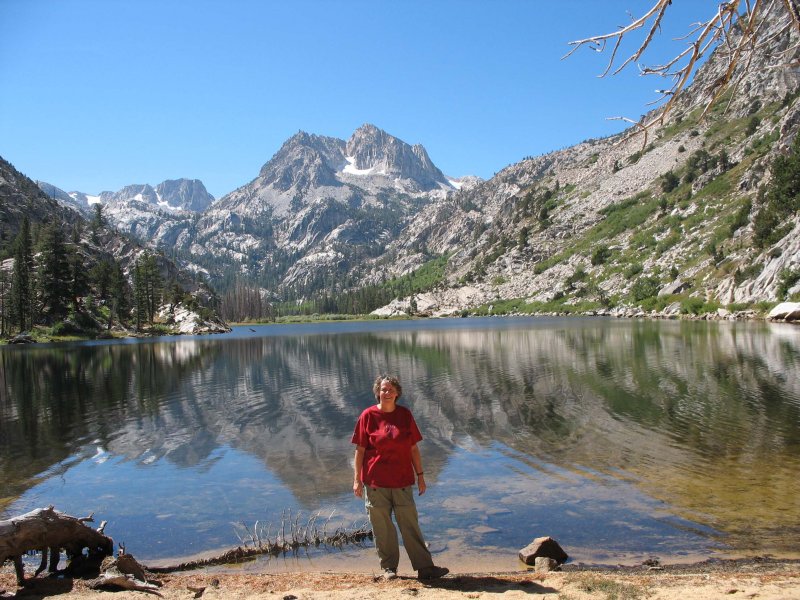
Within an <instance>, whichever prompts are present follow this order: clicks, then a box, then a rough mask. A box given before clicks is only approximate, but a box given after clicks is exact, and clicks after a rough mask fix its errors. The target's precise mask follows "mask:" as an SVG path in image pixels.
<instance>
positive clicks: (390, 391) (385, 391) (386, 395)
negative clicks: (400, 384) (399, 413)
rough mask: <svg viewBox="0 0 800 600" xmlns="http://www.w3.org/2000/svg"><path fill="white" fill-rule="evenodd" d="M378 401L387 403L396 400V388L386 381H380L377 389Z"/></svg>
mask: <svg viewBox="0 0 800 600" xmlns="http://www.w3.org/2000/svg"><path fill="white" fill-rule="evenodd" d="M378 400H380V401H381V402H388V403H392V402H395V401H396V400H397V388H395V387H394V385H393V384H392V382H391V381H389V380H388V379H384V380H383V381H381V387H380V388H378Z"/></svg>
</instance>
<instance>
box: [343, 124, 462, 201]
mask: <svg viewBox="0 0 800 600" xmlns="http://www.w3.org/2000/svg"><path fill="white" fill-rule="evenodd" d="M345 154H346V155H347V157H348V160H349V162H350V164H351V165H352V167H353V169H354V171H360V172H366V171H371V172H373V173H379V174H382V175H385V176H387V177H393V178H395V179H406V180H411V181H414V182H416V183H417V184H418V185H419V186H420V189H421V191H429V190H433V189H436V188H438V187H440V186H442V185H444V186H445V187H451V186H450V184H449V183H448V181H447V178H446V177H445V176H444V174H443V173H442V172H441V171H440V170H439V169H438V168H437V167H436V166H435V165H434V164H433V162H432V161H431V159H430V157H429V156H428V153H427V152H426V151H425V148H423V147H422V146H421V145H419V144H417V145H415V146H413V147H412V146H410V145H408V144H407V143H405V142H404V141H402V140H400V139H398V138H396V137H394V136H393V135H390V134H388V133H386V132H385V131H383V130H382V129H379V128H378V127H376V126H375V125H372V124H371V123H365V124H364V125H362V126H361V127H359V128H358V129H356V130H355V131H354V132H353V135H352V136H351V137H350V139H349V140H348V141H347V145H346V146H345Z"/></svg>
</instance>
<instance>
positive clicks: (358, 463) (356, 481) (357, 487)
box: [353, 446, 365, 498]
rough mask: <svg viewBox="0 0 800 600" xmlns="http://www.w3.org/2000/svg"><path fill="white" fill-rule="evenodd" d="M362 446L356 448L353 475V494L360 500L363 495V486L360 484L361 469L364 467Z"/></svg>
mask: <svg viewBox="0 0 800 600" xmlns="http://www.w3.org/2000/svg"><path fill="white" fill-rule="evenodd" d="M364 450H365V448H364V446H356V457H355V460H354V461H353V462H354V473H353V493H354V494H355V495H356V496H358V497H359V498H361V497H362V496H363V495H364V484H363V483H361V469H362V468H363V467H364Z"/></svg>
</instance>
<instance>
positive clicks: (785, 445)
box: [0, 318, 800, 568]
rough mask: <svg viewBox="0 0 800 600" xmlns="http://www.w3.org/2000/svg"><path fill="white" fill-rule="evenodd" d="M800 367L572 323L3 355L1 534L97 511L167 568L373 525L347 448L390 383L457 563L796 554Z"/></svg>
mask: <svg viewBox="0 0 800 600" xmlns="http://www.w3.org/2000/svg"><path fill="white" fill-rule="evenodd" d="M799 366H800V329H798V328H796V327H791V326H785V325H767V324H760V323H759V324H756V323H693V322H635V321H611V320H606V319H577V318H570V319H544V318H539V319H523V318H520V319H491V318H489V319H453V320H431V321H404V322H366V323H340V324H330V323H325V324H315V325H292V326H254V327H240V328H236V329H235V330H234V331H233V332H232V333H231V334H226V335H222V336H213V337H196V338H160V339H158V340H136V341H126V342H123V343H109V342H97V343H82V344H64V345H51V346H47V347H27V348H3V349H2V350H0V478H1V480H2V482H3V486H2V492H0V518H6V517H8V516H11V515H17V514H20V513H22V512H25V511H27V510H30V509H33V508H36V507H40V506H46V505H48V504H54V505H55V506H56V508H57V509H59V510H62V511H65V512H68V513H70V514H75V515H85V514H88V513H90V512H94V513H95V516H96V518H97V519H98V520H100V519H103V520H107V521H108V522H109V525H108V527H107V529H106V531H107V533H108V534H109V535H111V536H112V537H114V539H115V540H116V541H117V542H124V543H125V545H126V548H127V549H128V551H129V552H132V553H133V554H134V555H136V556H137V557H138V558H140V560H143V561H144V562H150V563H154V562H158V561H162V562H163V561H166V560H168V559H171V558H174V557H185V556H189V555H194V554H198V553H203V552H207V551H209V550H215V549H220V548H228V547H231V546H235V545H237V544H239V539H238V538H237V535H236V531H237V530H240V529H241V525H237V524H240V523H242V522H244V523H246V524H247V525H248V526H251V527H252V526H253V524H254V523H255V522H256V521H259V522H260V523H264V522H268V523H273V524H274V525H273V530H274V528H275V527H277V526H278V525H279V524H280V521H281V515H282V514H283V512H284V511H286V510H292V511H294V512H295V513H296V511H301V512H302V513H303V514H304V515H306V516H310V515H311V514H312V513H314V512H315V511H322V512H323V513H324V514H325V515H328V514H330V512H331V511H335V516H334V518H333V519H332V523H334V524H337V525H350V524H353V523H361V522H363V521H364V520H365V513H364V509H363V505H362V504H361V501H359V500H358V499H356V498H354V497H353V495H352V492H351V483H350V482H351V478H352V475H351V472H352V471H351V457H352V451H353V449H352V446H351V445H350V443H349V439H350V435H351V433H352V429H353V425H354V423H355V419H356V418H357V416H358V414H359V413H360V412H361V410H362V409H363V408H364V407H366V406H367V405H368V404H370V403H371V402H372V401H373V399H372V394H371V389H370V388H371V382H372V379H373V376H374V374H375V373H377V372H381V371H391V372H394V373H398V374H399V375H400V377H401V380H402V381H403V384H404V396H403V399H402V402H403V403H405V404H406V405H407V406H409V407H410V408H411V409H412V410H413V412H414V414H415V416H416V418H417V421H418V422H419V424H420V428H421V430H422V433H423V436H424V437H425V440H424V441H423V442H422V445H421V448H422V453H423V460H424V463H425V472H426V478H427V480H428V484H429V486H430V487H429V490H428V493H426V494H425V495H424V496H423V497H422V498H421V499H420V500H419V502H418V505H419V508H420V513H421V521H422V524H423V529H424V531H425V532H426V535H427V537H428V539H429V542H430V543H431V546H432V549H433V550H434V551H435V552H436V553H437V554H438V555H439V556H441V559H442V562H446V563H448V564H449V565H454V564H466V563H469V562H470V561H475V560H478V557H479V560H480V561H481V564H483V565H490V566H493V567H498V568H500V567H503V566H504V567H505V568H514V566H516V551H517V550H518V549H519V548H521V547H523V546H525V545H526V544H527V543H528V542H530V541H531V539H533V538H534V537H538V536H541V535H551V536H553V537H555V538H556V539H558V540H559V542H560V543H561V544H562V545H563V546H564V547H565V549H566V550H567V552H568V553H569V554H570V555H571V556H572V557H573V559H574V560H576V561H585V562H612V563H615V562H633V561H637V560H642V559H643V558H647V557H649V556H659V557H661V558H662V559H665V560H680V559H686V560H691V559H695V558H702V557H707V556H709V555H712V554H717V555H728V554H731V555H739V554H765V553H771V554H779V555H791V556H797V555H800V542H798V540H800V535H798V534H800V525H798V524H800V499H799V498H798V496H799V495H798V493H797V489H798V488H797V481H798V480H800V382H799V381H798V380H799V379H800V378H798V377H797V372H798V367H799ZM311 558H313V559H314V560H315V561H317V563H319V562H320V561H322V562H325V561H326V560H329V557H327V558H326V557H322V556H319V555H315V554H314V552H312V553H311ZM335 560H336V561H338V562H337V564H338V565H340V566H341V565H343V564H345V565H346V564H355V563H356V562H358V561H364V560H368V561H374V559H373V557H372V553H371V550H370V551H367V550H363V549H359V548H352V549H347V550H345V551H344V552H341V553H337V555H336V556H335ZM280 564H281V565H282V567H281V568H301V565H298V564H297V563H296V562H293V561H288V562H287V561H284V562H281V563H280ZM304 564H307V563H304Z"/></svg>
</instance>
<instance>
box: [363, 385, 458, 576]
mask: <svg viewBox="0 0 800 600" xmlns="http://www.w3.org/2000/svg"><path fill="white" fill-rule="evenodd" d="M372 391H373V393H374V394H375V398H376V399H377V400H378V404H377V405H373V406H370V407H369V408H367V409H366V410H364V412H362V413H361V416H360V417H359V418H358V422H357V423H356V427H355V431H354V432H353V439H352V440H351V441H352V442H353V443H354V444H355V445H356V456H355V478H354V480H353V493H354V494H355V495H356V496H358V497H359V498H362V497H363V496H364V493H366V499H365V501H364V503H365V505H366V507H367V513H368V514H369V522H370V523H371V524H372V533H373V536H374V538H375V548H376V549H377V551H378V557H379V558H380V560H381V569H383V577H384V579H394V578H395V577H397V565H398V563H399V562H400V546H399V544H398V541H397V530H396V529H395V527H394V523H392V512H394V518H395V520H396V521H397V526H398V527H399V528H400V534H401V535H402V536H403V545H404V546H405V549H406V552H407V553H408V558H409V559H410V560H411V566H412V567H413V569H414V570H415V571H417V576H418V577H419V579H435V578H437V577H442V576H443V575H447V573H448V572H449V571H448V569H446V568H444V567H437V566H436V565H434V564H433V559H432V558H431V553H430V552H429V551H428V548H427V547H426V546H425V540H424V538H423V537H422V531H421V530H420V528H419V521H418V519H417V507H416V505H415V504H414V494H413V490H412V488H413V486H414V481H415V476H416V483H417V488H418V489H419V493H420V495H422V494H424V493H425V489H426V485H425V474H424V473H423V472H422V458H421V457H420V453H419V448H417V442H419V441H420V440H422V435H421V434H420V432H419V429H418V428H417V424H416V422H415V421H414V417H413V416H412V414H411V411H410V410H408V409H407V408H406V407H405V406H398V405H397V400H398V398H400V395H401V394H402V393H403V388H402V387H401V386H400V381H398V379H397V377H392V376H390V375H380V376H379V377H378V378H377V379H376V380H375V383H374V385H373V386H372Z"/></svg>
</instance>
